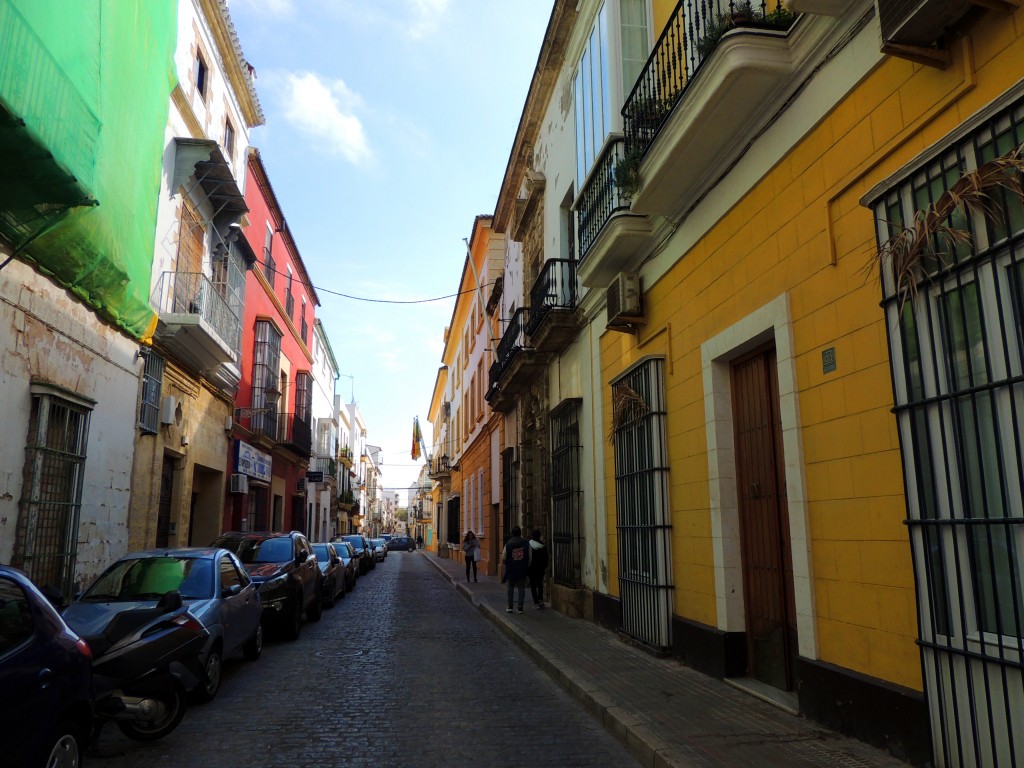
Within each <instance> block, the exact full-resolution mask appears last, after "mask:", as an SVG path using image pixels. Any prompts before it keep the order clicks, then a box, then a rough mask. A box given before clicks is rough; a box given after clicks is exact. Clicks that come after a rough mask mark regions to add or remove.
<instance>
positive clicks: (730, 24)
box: [697, 0, 754, 61]
mask: <svg viewBox="0 0 1024 768" xmlns="http://www.w3.org/2000/svg"><path fill="white" fill-rule="evenodd" d="M753 21H754V8H753V6H752V5H751V4H750V2H749V0H742V1H741V2H738V3H730V4H729V6H728V8H726V10H724V11H719V12H717V13H714V14H712V15H711V16H709V17H708V20H707V26H706V27H705V29H704V34H703V36H701V37H700V38H699V39H698V40H697V59H698V61H704V60H705V59H707V58H708V56H710V55H711V52H712V51H713V50H715V46H717V45H718V41H719V40H721V39H722V35H724V34H725V33H726V32H728V31H729V30H730V29H736V28H737V27H746V26H749V25H750V24H752V23H753Z"/></svg>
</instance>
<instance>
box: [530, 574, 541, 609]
mask: <svg viewBox="0 0 1024 768" xmlns="http://www.w3.org/2000/svg"><path fill="white" fill-rule="evenodd" d="M530 594H531V595H532V596H533V604H534V605H536V604H537V603H543V602H544V574H543V573H531V574H530Z"/></svg>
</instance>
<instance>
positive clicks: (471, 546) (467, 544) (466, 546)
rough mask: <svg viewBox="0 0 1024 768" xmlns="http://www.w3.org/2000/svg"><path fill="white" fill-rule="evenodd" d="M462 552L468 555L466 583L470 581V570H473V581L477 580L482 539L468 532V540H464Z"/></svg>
mask: <svg viewBox="0 0 1024 768" xmlns="http://www.w3.org/2000/svg"><path fill="white" fill-rule="evenodd" d="M462 551H463V552H464V553H465V555H466V581H469V569H470V567H472V568H473V581H477V578H476V561H477V560H479V559H480V539H478V538H477V537H476V534H475V533H473V532H472V531H466V538H464V539H463V540H462Z"/></svg>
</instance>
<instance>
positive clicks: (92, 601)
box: [64, 547, 263, 701]
mask: <svg viewBox="0 0 1024 768" xmlns="http://www.w3.org/2000/svg"><path fill="white" fill-rule="evenodd" d="M171 591H177V592H179V593H180V594H181V599H182V601H183V602H184V604H185V605H186V606H187V607H188V609H189V611H190V612H191V613H192V614H193V615H194V616H195V617H196V618H197V619H199V621H201V622H202V624H203V626H204V627H206V629H207V630H208V631H209V633H210V637H209V639H208V640H207V641H206V644H205V645H204V646H203V649H202V651H201V652H200V654H199V661H200V663H201V664H202V667H203V671H204V678H205V679H203V680H201V681H200V683H199V685H198V686H197V688H196V690H195V691H194V694H195V695H196V696H197V697H198V698H200V699H201V700H204V701H209V700H210V699H212V698H213V697H214V696H216V695H217V690H218V689H219V688H220V681H221V664H222V661H223V659H224V657H225V656H227V655H228V654H231V653H234V652H236V651H241V652H242V653H243V655H244V656H245V658H247V659H250V660H255V659H258V658H259V657H260V654H261V653H262V652H263V626H262V624H261V622H260V618H261V616H262V613H263V607H262V605H261V604H260V594H259V590H258V589H257V587H256V585H255V584H254V583H253V582H252V579H250V578H249V574H248V573H246V570H245V567H244V566H243V565H242V564H241V563H240V562H239V561H238V558H237V557H235V555H234V554H232V553H231V552H229V551H228V550H226V549H218V548H199V547H185V548H181V549H151V550H146V551H144V552H132V553H130V554H128V555H125V556H124V557H122V558H121V559H120V560H118V561H117V562H115V563H114V564H113V565H112V566H110V567H109V568H107V570H106V571H104V572H103V573H102V574H101V575H100V576H99V577H98V578H97V579H96V581H94V582H93V583H92V585H91V586H90V587H89V588H88V589H87V590H86V591H85V592H83V593H82V594H81V596H79V597H78V599H77V600H75V602H73V603H72V604H71V605H69V606H68V607H67V608H66V609H65V611H64V617H65V621H67V622H68V623H69V624H71V625H72V626H74V627H76V628H77V629H78V630H80V631H79V634H84V635H86V636H92V635H98V634H100V633H101V632H102V631H103V628H104V627H106V626H107V624H109V623H110V620H111V618H113V616H114V615H115V614H117V613H120V612H121V611H125V610H129V609H133V608H152V607H154V606H155V605H156V603H157V601H158V600H159V599H160V597H161V596H162V595H163V594H164V593H166V592H171Z"/></svg>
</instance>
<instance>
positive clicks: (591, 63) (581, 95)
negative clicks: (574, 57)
mask: <svg viewBox="0 0 1024 768" xmlns="http://www.w3.org/2000/svg"><path fill="white" fill-rule="evenodd" d="M572 90H573V101H574V104H575V110H576V186H578V187H582V186H583V181H584V180H585V179H586V177H587V174H588V173H589V172H590V169H591V168H592V167H593V165H594V162H595V161H596V160H597V155H598V153H599V152H600V151H601V147H602V145H603V144H604V140H605V137H606V136H607V135H608V131H610V130H611V122H612V106H611V105H612V98H611V92H610V83H609V77H608V9H607V6H602V7H601V10H600V11H599V12H598V14H597V20H596V21H595V22H594V28H593V30H591V32H590V39H589V40H588V41H587V45H586V48H585V49H584V51H583V56H582V57H581V58H580V63H579V66H578V67H577V69H576V76H575V77H574V78H573V89H572Z"/></svg>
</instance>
